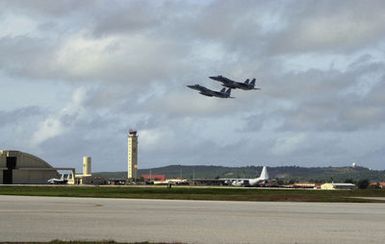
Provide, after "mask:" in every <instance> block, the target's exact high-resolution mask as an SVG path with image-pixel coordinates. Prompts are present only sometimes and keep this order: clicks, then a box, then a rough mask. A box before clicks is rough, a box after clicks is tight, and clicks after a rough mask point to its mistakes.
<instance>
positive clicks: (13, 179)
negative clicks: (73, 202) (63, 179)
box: [0, 150, 59, 184]
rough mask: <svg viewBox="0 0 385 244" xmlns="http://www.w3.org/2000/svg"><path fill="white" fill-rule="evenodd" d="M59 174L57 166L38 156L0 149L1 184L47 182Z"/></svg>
mask: <svg viewBox="0 0 385 244" xmlns="http://www.w3.org/2000/svg"><path fill="white" fill-rule="evenodd" d="M58 176H59V174H58V172H57V170H56V169H55V168H53V167H52V166H51V165H50V164H48V163H47V162H45V161H44V160H42V159H40V158H38V157H36V156H33V155H31V154H28V153H24V152H20V151H8V150H0V184H47V181H48V180H49V179H50V178H55V177H58Z"/></svg>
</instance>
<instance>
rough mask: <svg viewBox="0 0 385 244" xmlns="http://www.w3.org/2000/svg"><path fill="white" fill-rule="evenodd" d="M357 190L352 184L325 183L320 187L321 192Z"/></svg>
mask: <svg viewBox="0 0 385 244" xmlns="http://www.w3.org/2000/svg"><path fill="white" fill-rule="evenodd" d="M355 188H357V187H356V185H354V184H352V183H325V184H322V185H321V190H353V189H355Z"/></svg>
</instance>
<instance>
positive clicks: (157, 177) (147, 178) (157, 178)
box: [141, 174, 166, 181]
mask: <svg viewBox="0 0 385 244" xmlns="http://www.w3.org/2000/svg"><path fill="white" fill-rule="evenodd" d="M141 177H142V178H143V180H144V181H165V180H166V175H153V174H147V175H146V174H143V175H141Z"/></svg>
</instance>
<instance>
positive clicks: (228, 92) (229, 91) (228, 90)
mask: <svg viewBox="0 0 385 244" xmlns="http://www.w3.org/2000/svg"><path fill="white" fill-rule="evenodd" d="M223 89H225V88H223ZM226 95H228V96H230V95H231V88H229V89H227V91H226Z"/></svg>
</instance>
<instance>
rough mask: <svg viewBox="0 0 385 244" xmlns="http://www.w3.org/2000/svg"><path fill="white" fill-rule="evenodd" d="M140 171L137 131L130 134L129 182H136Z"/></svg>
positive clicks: (131, 131)
mask: <svg viewBox="0 0 385 244" xmlns="http://www.w3.org/2000/svg"><path fill="white" fill-rule="evenodd" d="M137 171H138V135H137V131H136V130H132V129H130V131H129V132H128V174H127V178H128V180H133V181H135V180H136V179H137Z"/></svg>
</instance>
